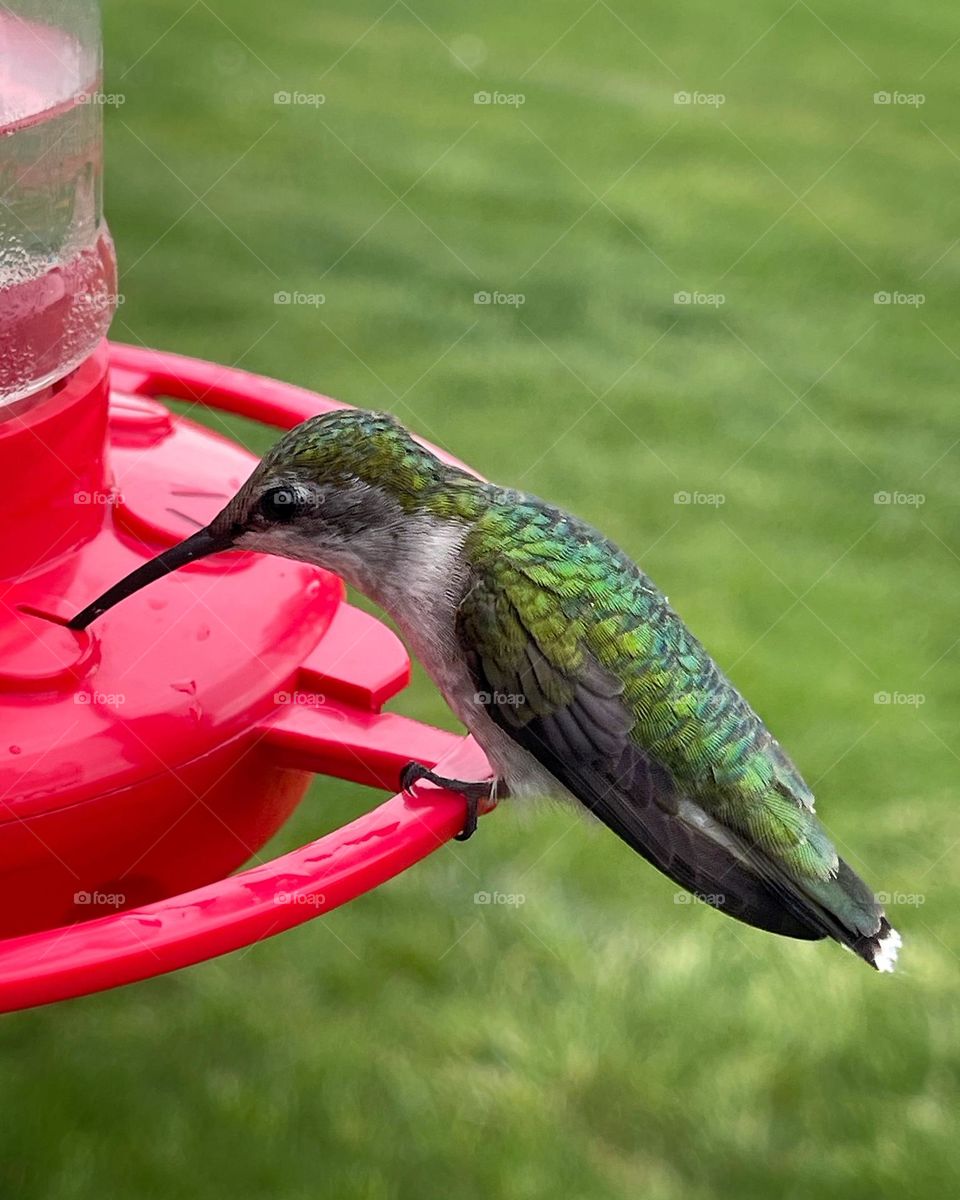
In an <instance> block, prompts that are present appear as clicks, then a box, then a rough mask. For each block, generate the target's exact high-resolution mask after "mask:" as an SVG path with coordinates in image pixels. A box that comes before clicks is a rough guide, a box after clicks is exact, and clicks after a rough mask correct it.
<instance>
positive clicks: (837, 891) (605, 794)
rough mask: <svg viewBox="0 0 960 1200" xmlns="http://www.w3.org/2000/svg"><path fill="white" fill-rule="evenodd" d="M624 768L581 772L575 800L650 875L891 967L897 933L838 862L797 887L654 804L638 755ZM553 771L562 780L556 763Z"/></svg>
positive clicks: (767, 861) (757, 858) (717, 834)
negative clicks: (605, 773) (613, 781)
mask: <svg viewBox="0 0 960 1200" xmlns="http://www.w3.org/2000/svg"><path fill="white" fill-rule="evenodd" d="M631 767H632V770H630V771H629V772H621V774H620V775H619V778H618V779H617V785H619V786H615V787H611V785H610V782H609V781H607V780H605V779H603V778H602V777H600V776H597V777H595V778H590V776H589V775H587V774H586V773H584V772H581V775H580V778H579V779H578V781H577V782H578V784H579V787H578V789H577V791H578V798H579V799H580V800H581V802H582V803H583V804H584V805H585V807H587V808H588V809H589V810H590V811H591V812H593V813H594V815H595V816H597V817H598V818H599V819H600V820H601V821H602V822H603V823H604V824H605V825H606V826H607V827H608V828H610V829H611V830H613V832H614V833H616V834H617V835H618V836H619V837H621V838H622V839H623V840H624V841H625V842H626V843H627V844H628V845H629V846H631V847H632V848H633V849H634V850H636V851H637V853H638V854H641V855H642V856H643V857H644V858H645V859H646V860H647V861H648V862H649V863H651V864H652V865H653V866H655V867H656V868H657V869H658V870H660V871H662V872H663V873H664V874H665V875H667V876H668V877H669V878H670V879H672V880H674V882H676V883H678V884H680V886H681V887H683V888H685V889H687V891H690V892H693V893H694V895H696V896H697V897H698V898H700V899H702V900H704V901H706V902H707V903H708V904H711V905H712V906H713V907H714V908H717V909H719V910H720V911H721V912H725V913H727V914H728V916H731V917H734V918H736V919H737V920H739V921H743V922H744V923H745V924H747V925H753V926H755V927H756V928H758V929H765V930H767V931H769V932H770V933H776V934H780V935H781V936H782V937H792V938H803V939H806V940H817V939H819V938H825V937H832V938H834V939H835V940H836V941H838V942H839V943H840V944H841V945H842V946H846V947H847V948H848V949H849V950H852V951H853V952H854V954H856V955H858V956H859V957H860V958H862V959H863V960H864V962H867V963H869V964H870V966H872V967H873V968H874V969H875V970H878V971H892V970H893V967H894V964H895V963H896V958H897V950H898V949H899V946H900V935H899V934H898V933H897V931H896V930H895V929H893V928H892V927H891V925H890V923H889V921H888V920H887V918H886V916H885V915H884V912H883V909H882V908H881V907H880V905H879V904H878V903H877V901H876V898H875V897H874V895H873V892H872V891H871V890H870V889H869V888H868V887H867V885H866V884H865V883H864V881H863V880H862V879H861V878H860V877H859V876H858V875H857V874H856V873H855V872H854V871H852V870H851V869H850V867H849V866H848V865H847V864H846V863H845V862H844V861H843V860H842V859H841V860H840V863H839V867H838V869H837V874H836V875H835V876H834V877H832V878H830V879H827V880H815V879H814V880H804V881H802V882H801V881H799V880H797V879H795V878H794V877H793V876H792V875H790V874H788V872H787V871H786V870H785V869H784V868H783V867H782V866H780V865H779V864H778V863H776V862H774V861H773V860H772V859H771V858H770V857H768V855H766V854H765V853H764V852H763V850H761V849H760V848H758V847H750V846H748V845H747V844H746V843H745V842H743V840H742V839H740V838H738V837H737V836H736V835H735V834H734V833H733V832H732V831H728V830H726V829H722V828H720V827H719V826H717V825H716V824H715V823H714V822H712V821H710V820H709V818H706V817H705V816H704V818H703V820H702V821H701V820H693V819H692V815H693V814H687V813H684V814H683V815H681V812H680V811H679V809H678V810H675V811H672V812H671V811H668V810H667V809H665V808H663V807H661V805H660V804H659V803H658V801H657V796H658V795H662V794H663V792H664V790H665V784H667V781H666V780H664V779H660V778H658V770H659V768H658V767H657V765H656V764H654V763H652V762H651V761H650V760H649V759H647V758H646V757H645V756H642V755H639V754H637V753H636V751H634V752H633V761H632V762H631ZM555 773H557V774H558V775H560V776H561V777H562V774H563V769H562V767H559V764H558V769H557V770H556V772H555ZM585 775H586V777H585ZM585 784H586V786H584V785H585ZM585 797H586V798H585ZM698 812H699V810H696V809H694V810H693V813H694V814H695V813H698Z"/></svg>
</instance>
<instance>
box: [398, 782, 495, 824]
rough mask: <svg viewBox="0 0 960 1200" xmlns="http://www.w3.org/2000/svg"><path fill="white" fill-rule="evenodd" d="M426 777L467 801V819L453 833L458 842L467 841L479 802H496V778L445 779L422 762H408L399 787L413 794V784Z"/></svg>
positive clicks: (475, 822)
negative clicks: (458, 830) (473, 780)
mask: <svg viewBox="0 0 960 1200" xmlns="http://www.w3.org/2000/svg"><path fill="white" fill-rule="evenodd" d="M422 779H426V780H427V782H428V783H433V784H436V786H437V787H441V788H443V789H444V790H445V791H448V792H456V793H457V794H458V795H460V796H463V798H464V799H465V800H466V802H467V819H466V821H465V823H464V826H463V828H462V829H461V830H460V832H459V833H457V834H455V835H454V840H455V841H458V842H466V841H469V840H470V838H472V837H473V835H474V834H475V833H476V832H477V821H478V819H479V815H480V802H481V801H482V800H487V801H488V802H489V805H490V807H491V808H493V807H494V805H495V804H496V803H497V780H496V779H481V780H479V781H477V782H471V781H469V780H462V779H447V778H445V777H444V776H443V775H437V774H436V773H435V772H434V771H431V770H430V768H429V767H425V766H424V765H423V763H418V762H408V763H407V765H406V766H405V767H404V768H403V770H402V771H401V772H400V787H401V789H402V790H403V791H404V792H405V793H406V794H407V795H408V796H412V795H413V787H414V784H416V783H419V782H420V781H421V780H422Z"/></svg>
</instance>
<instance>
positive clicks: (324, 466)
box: [70, 409, 901, 971]
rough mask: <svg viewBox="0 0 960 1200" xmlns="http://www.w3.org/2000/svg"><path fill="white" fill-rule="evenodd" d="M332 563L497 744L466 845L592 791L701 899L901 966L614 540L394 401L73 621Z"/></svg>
mask: <svg viewBox="0 0 960 1200" xmlns="http://www.w3.org/2000/svg"><path fill="white" fill-rule="evenodd" d="M230 549H246V550H255V551H262V552H266V553H269V554H276V555H281V556H284V557H286V558H291V559H298V560H300V561H303V562H307V563H312V564H314V565H316V566H319V567H323V568H326V569H327V570H330V571H333V572H335V573H336V574H338V575H340V576H341V577H342V578H343V579H344V580H346V582H347V583H349V584H350V585H351V586H353V587H355V588H357V589H358V590H359V591H361V592H363V593H364V594H365V595H366V596H368V597H369V598H370V599H372V600H373V601H374V602H375V603H376V604H377V605H379V606H380V607H381V608H382V609H383V610H384V611H385V612H386V613H387V614H389V616H390V617H392V618H393V620H394V621H395V623H396V625H397V627H398V628H399V629H400V632H401V633H402V635H403V636H404V638H405V640H406V641H407V643H408V645H409V648H410V649H411V650H412V651H413V653H414V654H415V655H416V656H417V657H418V658H419V659H420V661H421V662H422V664H423V666H424V667H425V668H426V670H427V672H428V674H429V675H430V676H431V677H432V679H433V680H434V682H435V683H436V685H437V687H438V688H439V690H440V692H441V693H442V695H443V696H444V698H445V700H446V702H447V703H448V704H449V706H450V708H451V709H452V710H453V712H454V713H455V715H456V716H457V717H458V718H459V720H460V721H461V722H462V723H463V724H464V725H465V726H466V728H467V729H468V730H469V732H470V733H471V734H472V735H473V737H474V738H475V740H476V741H477V742H478V743H479V745H480V747H481V748H482V749H483V751H484V752H485V754H486V756H487V759H488V761H489V764H490V767H491V770H492V774H493V779H492V781H491V780H456V779H447V778H444V777H443V776H441V775H437V774H435V773H434V772H433V771H432V770H430V769H429V768H428V767H426V766H424V765H423V764H421V763H416V762H411V763H410V764H408V766H407V767H406V768H405V769H404V771H403V772H402V775H401V780H400V782H401V784H402V786H403V788H404V790H409V789H411V788H412V787H413V786H414V785H415V784H416V782H417V781H418V780H421V779H426V780H430V781H431V782H433V783H436V784H438V785H439V786H441V787H443V788H446V789H449V790H452V791H455V792H458V793H460V794H461V795H462V796H463V797H464V799H465V800H466V821H465V824H464V827H463V830H462V831H461V833H460V834H459V835H458V836H459V837H460V838H461V839H465V838H468V837H470V836H471V835H472V834H473V832H474V831H475V829H476V827H477V815H478V811H479V810H480V807H481V805H482V804H483V802H484V800H485V799H486V798H487V797H488V795H490V796H491V797H492V796H494V795H504V796H510V797H511V798H517V799H521V800H522V799H523V798H533V797H557V798H560V799H564V800H568V801H570V802H571V803H572V804H574V805H575V806H576V805H579V806H581V807H582V808H584V809H586V810H587V811H588V812H590V813H592V814H593V816H594V817H596V818H597V819H599V821H600V822H602V823H603V824H604V825H606V826H607V827H608V828H610V829H611V830H612V831H613V832H614V833H615V834H617V835H618V837H620V838H622V839H623V841H624V842H626V843H627V844H628V845H629V846H631V847H632V848H633V849H634V850H635V851H636V852H637V853H638V854H640V855H641V856H642V857H643V858H645V859H646V860H647V861H648V862H649V863H650V864H652V865H653V866H654V867H656V868H658V869H659V870H660V871H662V872H663V873H664V874H665V875H667V876H668V877H669V878H670V879H671V880H673V881H674V882H675V883H676V884H678V885H679V886H680V887H681V888H683V889H686V891H688V892H691V893H693V894H694V895H695V896H696V897H698V898H699V899H701V900H704V901H705V902H706V903H708V904H710V905H711V906H712V907H714V908H716V909H718V910H719V911H721V912H723V913H726V914H728V915H729V916H731V917H734V918H736V919H737V920H739V921H742V922H745V923H746V924H748V925H752V926H755V927H757V928H759V929H763V930H767V931H769V932H771V933H775V934H780V935H782V936H784V937H790V938H799V939H807V940H816V939H822V938H828V937H829V938H833V939H834V940H835V941H837V942H839V943H840V944H841V945H842V946H844V947H846V948H847V949H849V950H851V951H853V952H854V953H855V954H857V955H859V957H860V958H862V959H864V960H865V961H866V962H867V963H869V964H870V965H871V966H872V967H874V968H876V969H877V970H878V971H892V970H893V968H894V964H895V962H896V957H897V950H898V948H899V946H900V944H901V939H900V935H899V934H898V933H897V931H896V930H895V929H894V928H892V927H891V925H890V923H889V921H888V920H887V918H886V916H885V914H884V911H883V908H882V907H881V905H880V904H879V903H878V902H877V899H876V897H875V895H874V893H873V892H872V891H871V889H870V888H869V887H868V886H867V885H866V883H864V881H863V880H862V879H860V878H859V876H858V875H857V874H856V873H855V872H854V871H853V870H852V868H851V867H850V866H848V865H847V863H846V862H844V860H843V859H842V858H840V857H839V855H838V853H837V850H836V848H835V846H834V844H833V842H832V841H831V839H830V837H829V836H828V834H827V832H826V830H825V829H824V827H823V826H822V825H821V824H820V822H819V820H818V818H817V816H816V815H815V813H814V798H813V794H812V793H811V791H810V789H809V788H808V787H807V785H806V783H804V781H803V778H802V777H801V775H800V773H799V771H798V770H797V768H796V767H795V766H794V765H793V763H792V762H791V760H790V758H789V757H788V756H787V754H786V752H785V751H784V750H783V749H782V748H781V746H780V744H779V743H778V742H777V741H776V740H775V738H774V737H773V736H772V735H771V733H770V732H769V731H768V730H767V728H766V726H765V725H764V723H763V721H762V720H761V719H760V717H759V716H758V715H757V714H756V713H755V712H754V710H753V709H752V708H751V707H750V705H749V704H748V703H747V701H746V700H745V699H744V698H743V696H741V695H740V693H739V692H738V691H737V689H736V688H735V687H734V685H733V684H732V683H731V682H730V680H729V679H727V677H726V676H725V675H724V674H723V672H722V671H721V670H720V668H719V667H718V666H717V664H716V663H715V662H714V661H713V659H712V658H711V657H710V655H709V654H708V653H707V651H706V650H705V649H704V647H703V646H702V645H701V643H700V642H699V641H698V640H697V639H696V638H695V637H694V635H693V634H692V633H691V632H690V631H689V630H688V629H687V627H686V625H685V624H684V623H683V621H682V620H681V618H680V617H679V616H678V615H677V613H676V612H674V610H673V609H672V608H671V607H670V605H669V603H668V601H667V598H666V597H665V596H664V595H663V593H662V592H661V591H660V590H659V589H658V588H657V586H656V585H655V584H654V583H653V582H652V581H651V579H650V578H649V577H648V576H647V575H646V574H645V573H644V572H643V571H642V570H641V569H640V567H638V566H637V565H636V564H635V563H634V562H633V561H632V560H631V559H630V558H629V557H628V555H627V554H626V553H625V552H624V551H623V550H621V549H620V548H619V547H617V546H616V545H614V544H613V543H612V542H611V541H609V540H607V539H606V538H605V537H604V536H603V535H602V534H601V533H599V532H598V531H597V530H596V529H594V528H592V527H591V526H590V525H589V524H587V523H586V522H585V521H582V520H580V519H579V518H577V517H575V516H573V515H571V514H570V513H568V512H565V511H564V510H563V509H561V508H557V507H554V506H553V505H551V504H549V503H546V502H545V501H543V500H540V499H537V498H536V497H535V496H532V495H528V494H527V493H525V492H523V491H519V490H515V489H512V488H505V487H499V486H497V485H495V484H492V483H489V482H486V481H485V480H483V479H481V478H479V477H477V476H476V475H473V474H471V473H469V472H468V471H467V470H465V469H463V468H461V467H457V466H453V465H450V464H449V463H447V462H445V461H443V460H442V459H441V458H439V457H437V455H436V454H435V453H433V452H432V451H431V450H430V449H428V448H427V447H426V446H424V445H423V444H421V443H420V442H419V441H418V440H417V439H415V438H414V437H413V436H412V435H411V434H410V433H409V432H408V431H407V430H406V429H405V428H404V426H403V425H401V424H400V422H399V421H398V420H396V418H394V417H393V416H392V415H390V414H388V413H382V412H373V411H367V410H364V409H341V410H336V411H333V412H330V413H326V414H324V415H322V416H317V417H313V418H311V419H309V420H307V421H304V422H303V423H302V424H300V425H298V426H296V427H295V428H294V429H291V430H290V431H289V432H288V433H286V434H285V435H284V436H283V437H282V438H281V439H280V440H279V441H278V442H277V443H276V445H274V447H273V448H272V449H271V450H270V451H269V452H268V453H267V454H266V456H265V457H264V458H263V459H262V461H261V462H260V463H259V464H258V466H257V467H256V468H255V469H254V471H253V473H252V475H251V476H250V478H249V479H248V480H247V481H246V483H244V484H243V486H242V487H241V488H240V490H239V491H238V492H237V494H236V495H235V496H234V498H233V499H232V500H231V501H230V502H229V503H228V504H227V505H226V507H225V508H224V509H223V510H222V511H221V512H220V513H219V514H218V515H217V516H216V517H214V519H213V520H212V521H211V522H210V524H209V525H207V526H205V527H204V528H203V529H200V530H198V531H197V532H196V533H194V534H193V535H192V536H190V537H188V538H187V539H186V540H185V541H183V542H181V543H179V544H178V545H176V546H174V547H172V548H170V549H168V550H165V551H164V552H163V553H162V554H160V555H158V556H157V557H156V558H154V559H152V560H151V561H149V562H147V563H144V564H143V565H142V566H140V567H139V568H137V569H136V570H135V571H133V572H132V573H131V574H130V575H128V576H127V577H126V578H125V579H123V580H121V581H120V582H119V583H117V584H115V585H114V586H113V587H111V588H109V589H108V590H107V591H106V592H105V593H104V594H103V595H102V596H101V597H100V598H99V599H98V600H95V601H94V602H93V603H92V604H90V605H88V607H86V608H85V609H83V611H82V612H80V613H78V614H77V615H76V617H74V618H73V620H72V621H71V622H70V625H71V627H72V628H74V629H83V628H86V626H87V625H88V624H89V623H90V622H91V621H93V620H94V619H95V618H97V617H99V616H100V615H101V614H102V613H103V612H105V611H106V610H107V609H109V608H111V607H112V606H113V605H115V604H116V603H117V602H118V601H120V600H123V599H124V598H125V597H127V596H129V595H131V594H132V593H133V592H135V591H137V590H138V589H139V588H141V587H143V586H145V585H146V584H148V583H150V582H152V581H153V580H156V579H158V578H160V577H161V576H163V575H165V574H167V573H168V572H169V571H173V570H175V569H176V568H177V567H179V566H182V565H184V564H186V563H190V562H194V561H196V560H197V559H199V558H202V557H205V556H206V555H210V554H216V553H218V552H220V551H224V550H230Z"/></svg>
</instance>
